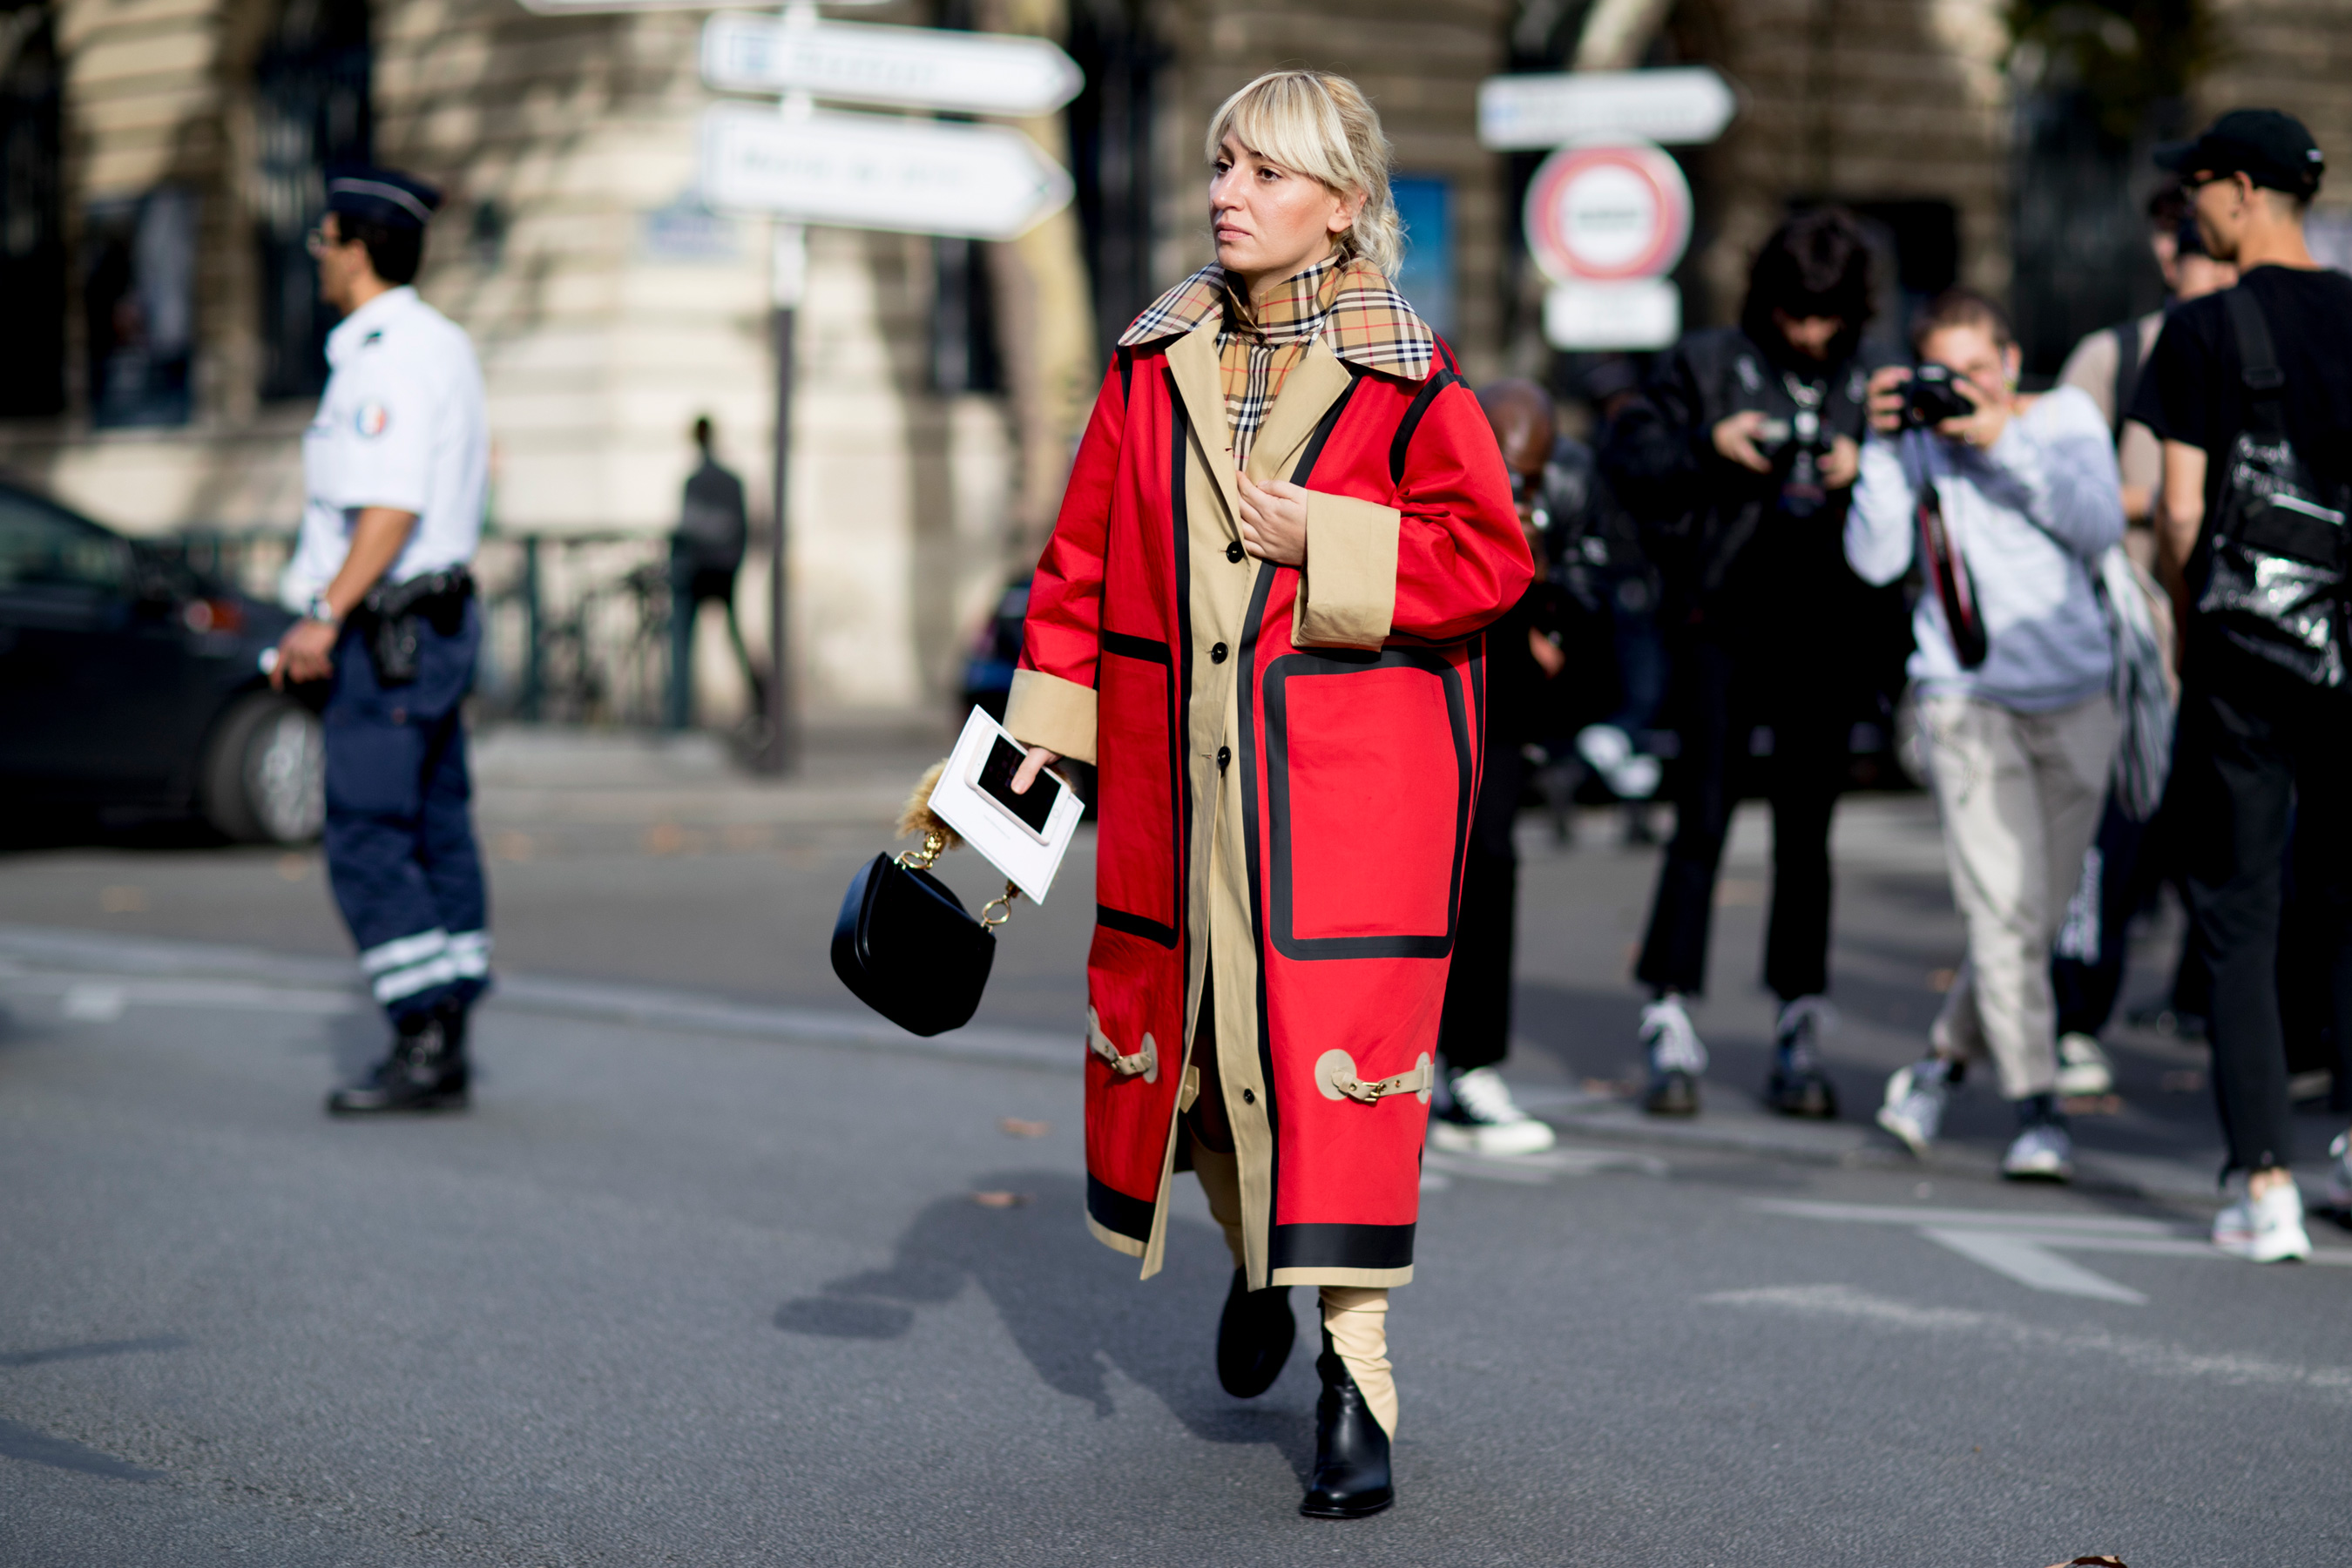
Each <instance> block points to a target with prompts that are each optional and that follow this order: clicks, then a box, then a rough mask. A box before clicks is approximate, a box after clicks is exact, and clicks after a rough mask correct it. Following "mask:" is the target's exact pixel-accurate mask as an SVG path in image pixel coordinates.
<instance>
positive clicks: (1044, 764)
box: [1013, 746, 1062, 795]
mask: <svg viewBox="0 0 2352 1568" xmlns="http://www.w3.org/2000/svg"><path fill="white" fill-rule="evenodd" d="M1061 760H1062V753H1061V752H1049V751H1047V750H1046V749H1045V747H1043V746H1032V747H1030V748H1029V754H1028V755H1027V756H1025V757H1024V758H1022V759H1021V765H1020V766H1019V767H1017V768H1015V769H1013V794H1014V795H1027V794H1028V793H1029V786H1030V785H1031V784H1035V783H1036V782H1037V775H1038V774H1039V773H1043V772H1045V770H1046V769H1047V768H1050V767H1052V766H1053V765H1054V764H1055V763H1058V762H1060V761H1061Z"/></svg>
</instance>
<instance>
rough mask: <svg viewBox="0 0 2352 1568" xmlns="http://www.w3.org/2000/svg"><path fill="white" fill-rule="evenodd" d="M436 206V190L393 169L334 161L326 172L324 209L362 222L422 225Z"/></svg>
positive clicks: (387, 226)
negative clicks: (325, 205)
mask: <svg viewBox="0 0 2352 1568" xmlns="http://www.w3.org/2000/svg"><path fill="white" fill-rule="evenodd" d="M439 205H441V193H440V192H439V191H438V190H436V189H435V188H434V187H433V186H431V185H428V184H425V182H424V181H422V180H420V179H417V178H415V176H414V175H410V174H402V173H401V172H400V171H399V170H397V169H379V168H376V167H374V166H373V165H372V164H367V163H338V164H337V165H335V166H334V167H333V168H331V169H329V170H328V171H327V210H328V211H329V212H331V213H349V214H350V215H351V216H353V217H355V218H358V219H359V220H360V221H361V222H362V223H373V224H382V225H383V226H384V227H386V228H423V227H424V226H425V225H426V224H428V223H430V222H432V221H433V213H434V209H436V207H438V206H439Z"/></svg>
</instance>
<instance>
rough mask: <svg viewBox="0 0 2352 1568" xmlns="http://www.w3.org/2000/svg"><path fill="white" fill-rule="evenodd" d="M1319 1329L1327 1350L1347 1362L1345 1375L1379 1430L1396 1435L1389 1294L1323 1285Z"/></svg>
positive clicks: (1379, 1291)
mask: <svg viewBox="0 0 2352 1568" xmlns="http://www.w3.org/2000/svg"><path fill="white" fill-rule="evenodd" d="M1322 1289H1323V1327H1324V1328H1325V1329H1326V1330H1328V1331H1329V1332H1330V1335H1331V1348H1332V1349H1333V1350H1336V1351H1338V1352H1339V1359H1340V1360H1341V1361H1343V1362H1346V1363H1348V1373H1349V1376H1351V1377H1353V1378H1354V1379H1355V1380H1356V1387H1357V1388H1358V1389H1359V1390H1360V1391H1361V1392H1362V1394H1363V1395H1364V1406H1365V1408H1366V1409H1368V1410H1370V1412H1371V1413H1372V1418H1373V1419H1374V1420H1376V1421H1378V1422H1379V1423H1380V1424H1381V1430H1382V1431H1384V1432H1386V1433H1387V1434H1388V1435H1389V1436H1390V1437H1391V1438H1394V1437H1395V1436H1396V1428H1397V1392H1396V1376H1395V1374H1394V1373H1392V1372H1391V1370H1390V1367H1389V1333H1388V1318H1389V1293H1388V1291H1387V1290H1386V1289H1372V1288H1368V1287H1365V1286H1359V1285H1326V1286H1324V1287H1323V1288H1322Z"/></svg>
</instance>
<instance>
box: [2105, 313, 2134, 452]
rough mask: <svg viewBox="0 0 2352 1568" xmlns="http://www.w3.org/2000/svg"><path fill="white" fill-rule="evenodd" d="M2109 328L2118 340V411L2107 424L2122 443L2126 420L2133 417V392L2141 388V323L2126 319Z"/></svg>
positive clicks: (2116, 407)
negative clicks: (2121, 323)
mask: <svg viewBox="0 0 2352 1568" xmlns="http://www.w3.org/2000/svg"><path fill="white" fill-rule="evenodd" d="M2107 330H2108V332H2109V334H2110V335H2111V336H2112V337H2114V339H2115V340H2116V386H2115V395H2116V401H2115V410H2116V412H2115V417H2114V418H2112V419H2110V420H2108V421H2107V424H2108V426H2109V427H2110V430H2111V432H2112V434H2113V435H2114V436H2115V438H2116V441H2117V442H2118V443H2120V442H2121V441H2122V440H2123V438H2124V421H2126V419H2129V418H2130V417H2131V405H2132V394H2133V393H2135V392H2137V391H2138V390H2139V369H2140V359H2139V323H2138V322H2137V321H2126V322H2125V323H2123V325H2121V326H2119V327H2110V328H2109V329H2107Z"/></svg>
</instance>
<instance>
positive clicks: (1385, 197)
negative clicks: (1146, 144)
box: [1208, 70, 1404, 278]
mask: <svg viewBox="0 0 2352 1568" xmlns="http://www.w3.org/2000/svg"><path fill="white" fill-rule="evenodd" d="M1228 135H1231V136H1233V137H1234V138H1235V139H1237V140H1238V141H1239V142H1241V144H1242V145H1243V146H1244V147H1246V148H1248V149H1249V150H1250V151H1251V152H1252V153H1256V154H1257V155H1258V156H1259V157H1261V158H1264V159H1265V160H1266V162H1268V163H1279V164H1280V165H1282V166H1283V167H1284V168H1286V169H1292V170H1296V171H1297V173H1299V174H1306V175H1309V176H1311V177H1312V178H1315V179H1318V180H1320V181H1322V182H1323V184H1326V185H1328V186H1329V187H1330V188H1331V189H1333V190H1335V191H1338V192H1339V193H1340V194H1341V195H1353V194H1355V193H1356V192H1358V191H1361V192H1362V193H1363V195H1364V210H1363V211H1361V212H1360V213H1358V214H1357V215H1356V221H1355V223H1354V225H1353V226H1350V227H1349V228H1348V229H1347V230H1346V231H1344V232H1343V233H1341V234H1339V235H1338V236H1337V237H1336V239H1337V248H1338V250H1339V254H1340V255H1342V256H1356V257H1361V258H1363V259H1365V260H1366V261H1369V262H1370V263H1371V264H1372V265H1373V266H1375V267H1377V268H1380V269H1381V271H1382V272H1383V273H1385V274H1387V275H1388V276H1389V277H1391V278H1394V277H1395V276H1396V274H1397V268H1399V267H1400V266H1402V264H1403V262H1404V226H1403V224H1402V222H1400V221H1399V220H1398V218H1397V210H1396V199H1395V197H1393V196H1392V195H1390V194H1389V139H1388V137H1387V136H1385V135H1384V134H1382V133H1381V117H1380V115H1379V114H1378V113H1377V112H1376V111H1374V110H1373V108H1372V106H1371V103H1370V101H1369V100H1367V99H1366V98H1365V97H1364V94H1363V90H1362V89H1360V88H1359V87H1357V86H1356V84H1355V83H1354V82H1352V81H1349V79H1347V78H1346V77H1343V76H1333V75H1332V74H1331V73H1330V72H1328V71H1309V70H1289V71H1268V72H1266V73H1265V75H1264V76H1262V77H1260V78H1258V79H1256V80H1255V81H1254V82H1252V83H1250V84H1249V85H1248V86H1247V87H1245V88H1244V89H1241V90H1240V91H1239V92H1237V93H1235V94H1234V95H1233V97H1231V98H1229V99H1227V100H1225V101H1224V104H1223V107H1222V108H1220V109H1219V110H1217V112H1216V117H1215V118H1214V119H1213V120H1211V121H1209V140H1208V156H1209V161H1210V162H1211V163H1215V162H1216V160H1217V153H1218V149H1219V148H1220V147H1222V146H1223V143H1224V140H1225V138H1226V137H1227V136H1228Z"/></svg>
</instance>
